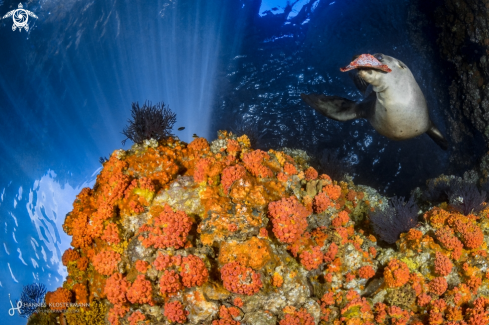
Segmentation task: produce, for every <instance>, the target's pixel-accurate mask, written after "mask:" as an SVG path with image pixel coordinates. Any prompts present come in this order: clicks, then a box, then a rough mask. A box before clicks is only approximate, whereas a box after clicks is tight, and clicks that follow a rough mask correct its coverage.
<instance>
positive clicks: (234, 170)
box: [221, 165, 246, 193]
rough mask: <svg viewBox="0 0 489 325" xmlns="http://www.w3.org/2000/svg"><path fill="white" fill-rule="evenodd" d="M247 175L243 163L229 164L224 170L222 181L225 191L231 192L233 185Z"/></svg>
mask: <svg viewBox="0 0 489 325" xmlns="http://www.w3.org/2000/svg"><path fill="white" fill-rule="evenodd" d="M245 175H246V169H245V168H244V167H243V166H242V165H236V166H229V167H226V168H225V169H224V170H223V171H222V177H221V183H222V188H223V189H224V192H225V193H229V189H230V188H231V185H233V183H234V182H235V181H237V180H238V179H240V178H243V177H244V176H245Z"/></svg>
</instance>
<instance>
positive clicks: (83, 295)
mask: <svg viewBox="0 0 489 325" xmlns="http://www.w3.org/2000/svg"><path fill="white" fill-rule="evenodd" d="M71 290H72V291H73V293H74V294H75V300H76V303H77V304H82V305H84V304H88V289H87V286H86V284H84V283H77V284H75V285H74V286H73V288H72V289H71Z"/></svg>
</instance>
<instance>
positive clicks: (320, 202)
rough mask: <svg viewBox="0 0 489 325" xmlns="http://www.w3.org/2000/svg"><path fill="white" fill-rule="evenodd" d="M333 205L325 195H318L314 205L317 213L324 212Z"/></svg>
mask: <svg viewBox="0 0 489 325" xmlns="http://www.w3.org/2000/svg"><path fill="white" fill-rule="evenodd" d="M331 205H332V204H331V201H330V200H329V197H328V196H327V195H326V194H325V193H319V194H318V195H316V196H315V197H314V199H313V203H312V206H313V208H314V212H316V213H321V212H324V211H325V210H326V209H327V208H329V207H330V206H331Z"/></svg>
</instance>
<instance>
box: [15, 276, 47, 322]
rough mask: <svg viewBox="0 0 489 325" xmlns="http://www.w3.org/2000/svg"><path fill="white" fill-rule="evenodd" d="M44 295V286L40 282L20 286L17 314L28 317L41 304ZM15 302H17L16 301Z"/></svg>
mask: <svg viewBox="0 0 489 325" xmlns="http://www.w3.org/2000/svg"><path fill="white" fill-rule="evenodd" d="M45 295H46V287H45V286H44V284H41V283H32V284H28V285H26V286H24V287H23V288H22V293H21V294H20V301H22V306H21V307H20V310H19V315H20V316H22V317H24V318H28V317H29V316H31V315H32V314H33V313H35V312H36V310H37V309H38V308H39V307H41V306H42V305H43V302H44V296H45ZM16 304H17V302H16Z"/></svg>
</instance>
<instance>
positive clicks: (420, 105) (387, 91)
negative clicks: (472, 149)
mask: <svg viewBox="0 0 489 325" xmlns="http://www.w3.org/2000/svg"><path fill="white" fill-rule="evenodd" d="M340 70H341V71H343V72H345V71H350V70H351V71H350V75H351V77H352V79H353V81H354V82H355V85H356V86H357V88H358V89H359V90H360V91H361V92H362V93H363V94H364V95H365V98H364V99H363V100H362V101H360V102H354V101H352V100H348V99H345V98H341V97H338V96H325V95H323V94H309V95H306V94H301V98H302V99H303V100H304V101H305V102H306V103H307V104H308V105H310V106H311V107H313V108H314V109H315V110H317V111H318V112H319V113H321V114H323V115H326V116H327V117H329V118H331V119H333V120H336V121H347V120H352V119H357V118H365V119H367V120H368V121H369V122H370V124H372V126H373V127H374V129H375V130H377V132H379V133H380V134H382V135H383V136H386V137H388V138H389V139H393V140H406V139H410V138H413V137H416V136H418V135H421V134H423V133H425V132H426V134H428V135H429V136H430V138H431V139H433V141H435V142H436V143H437V144H438V145H439V146H440V147H441V148H442V149H443V150H446V149H447V147H448V143H447V140H446V139H445V138H444V137H443V135H442V133H441V132H440V130H438V128H437V127H436V126H435V125H434V124H433V122H432V121H431V120H430V116H429V114H428V106H427V105H426V100H425V98H424V95H423V92H422V91H421V89H420V88H419V85H418V83H417V82H416V80H415V79H414V76H413V74H412V73H411V70H409V68H408V67H407V66H406V65H405V64H404V63H402V62H401V61H399V60H397V59H395V58H393V57H391V56H387V55H383V54H380V53H378V54H374V55H370V54H362V55H359V56H356V57H355V58H354V60H353V61H352V62H351V63H350V64H349V65H348V66H346V67H344V68H341V69H340Z"/></svg>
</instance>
